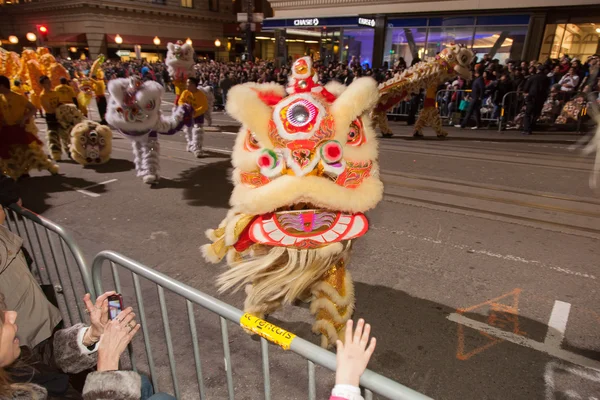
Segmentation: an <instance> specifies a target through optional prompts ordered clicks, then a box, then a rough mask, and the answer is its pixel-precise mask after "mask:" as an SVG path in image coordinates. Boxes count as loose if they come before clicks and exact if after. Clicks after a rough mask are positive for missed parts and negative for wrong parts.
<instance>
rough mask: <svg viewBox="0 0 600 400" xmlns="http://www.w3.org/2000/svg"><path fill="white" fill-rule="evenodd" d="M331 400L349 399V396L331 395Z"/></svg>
mask: <svg viewBox="0 0 600 400" xmlns="http://www.w3.org/2000/svg"><path fill="white" fill-rule="evenodd" d="M329 400H348V398H347V397H339V396H331V397H330V398H329Z"/></svg>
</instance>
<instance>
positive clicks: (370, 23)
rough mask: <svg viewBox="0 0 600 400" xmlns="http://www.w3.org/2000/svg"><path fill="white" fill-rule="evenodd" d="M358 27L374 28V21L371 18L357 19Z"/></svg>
mask: <svg viewBox="0 0 600 400" xmlns="http://www.w3.org/2000/svg"><path fill="white" fill-rule="evenodd" d="M358 24H359V25H364V26H370V27H371V28H375V20H374V19H371V18H359V19H358Z"/></svg>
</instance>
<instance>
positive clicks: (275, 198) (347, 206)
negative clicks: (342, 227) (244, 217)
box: [230, 166, 383, 215]
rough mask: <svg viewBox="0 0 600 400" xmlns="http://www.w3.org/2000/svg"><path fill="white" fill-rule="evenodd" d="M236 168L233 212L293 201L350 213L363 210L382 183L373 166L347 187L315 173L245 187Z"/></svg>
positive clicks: (379, 191) (380, 194) (256, 212)
mask: <svg viewBox="0 0 600 400" xmlns="http://www.w3.org/2000/svg"><path fill="white" fill-rule="evenodd" d="M239 175H240V171H239V170H235V171H234V174H233V176H234V181H235V183H236V185H235V187H234V189H233V193H232V194H231V199H230V204H231V205H232V207H233V209H234V210H235V211H236V212H241V213H244V214H251V215H260V214H265V213H268V212H272V211H274V210H276V209H278V208H280V207H283V206H288V205H290V204H295V203H301V202H305V203H312V204H314V205H315V206H316V207H320V208H324V209H329V210H335V211H343V212H350V213H357V212H366V211H367V210H370V209H371V208H374V207H375V206H376V205H377V203H379V201H380V200H381V198H382V197H383V183H382V182H381V181H380V180H379V176H378V175H379V172H378V170H377V168H375V166H374V168H373V170H371V177H370V178H367V179H365V180H364V181H363V183H362V184H361V185H360V186H359V187H357V188H355V189H348V188H345V187H342V186H340V185H337V184H335V182H332V181H330V180H328V179H323V178H321V177H316V176H305V177H297V176H291V175H286V176H281V177H279V178H277V179H275V180H274V181H272V182H271V183H269V184H268V185H266V186H262V187H258V188H249V187H246V186H244V185H242V184H240V178H239Z"/></svg>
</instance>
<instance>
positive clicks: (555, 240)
mask: <svg viewBox="0 0 600 400" xmlns="http://www.w3.org/2000/svg"><path fill="white" fill-rule="evenodd" d="M172 101H173V96H172V94H167V95H166V96H165V99H164V101H163V105H162V108H163V110H164V112H169V111H170V110H171V108H172V106H171V104H172ZM92 108H93V105H92ZM94 112H95V110H94ZM96 116H97V114H92V118H94V117H96ZM213 118H214V125H215V127H214V128H209V130H207V132H206V138H205V146H206V149H207V150H208V155H207V157H205V158H201V159H196V158H194V157H193V155H191V154H190V153H187V152H186V151H185V139H184V137H183V135H182V134H181V133H178V134H176V135H174V136H161V142H162V152H163V154H162V160H161V164H162V165H161V166H162V176H163V179H162V181H161V182H160V184H159V185H158V186H156V187H155V188H150V187H148V186H147V185H144V184H143V183H142V182H141V180H140V179H138V178H136V177H135V173H134V171H133V163H132V154H131V151H130V143H129V141H127V140H126V139H123V138H121V137H120V136H118V135H115V137H114V141H113V153H112V160H111V161H110V162H109V163H108V164H106V165H104V166H100V167H95V168H83V167H81V166H79V165H77V164H74V163H72V162H67V161H65V162H62V163H60V166H61V172H62V175H61V176H54V177H53V176H50V175H49V174H48V173H47V172H40V173H34V174H33V176H32V177H31V178H30V179H26V180H23V181H21V182H19V186H20V189H21V191H22V192H21V193H22V198H23V203H24V205H25V206H26V207H28V208H30V209H32V210H33V211H35V212H37V213H40V214H42V215H44V216H45V217H47V218H49V219H51V220H53V221H55V222H56V223H58V224H60V225H62V226H63V227H65V228H66V229H67V230H68V231H70V232H71V233H72V234H73V237H74V238H75V240H76V242H77V243H78V244H79V245H80V247H81V248H82V249H83V251H84V253H85V255H86V257H87V259H88V260H91V259H92V258H93V257H94V255H95V254H96V253H97V252H99V251H101V250H105V249H110V250H114V251H117V252H119V253H122V254H124V255H126V256H128V257H130V258H133V259H135V260H137V261H140V262H142V263H144V264H146V265H148V266H150V267H152V268H155V269H156V270H158V271H160V272H162V273H164V274H166V275H168V276H170V277H172V278H175V279H177V280H179V281H181V282H184V283H186V284H188V285H190V286H192V287H194V288H197V289H199V290H201V291H203V292H205V293H207V294H210V295H212V296H216V297H217V298H219V299H221V300H223V301H225V302H227V303H230V304H232V305H234V306H236V307H238V308H242V307H243V299H244V296H243V294H241V293H236V294H231V293H217V289H216V287H215V284H214V282H215V277H216V276H217V275H218V274H219V273H221V272H222V271H223V267H222V266H214V265H210V264H207V263H205V262H204V260H203V259H202V257H201V254H200V250H199V246H200V245H202V244H204V243H206V242H207V239H205V237H204V234H203V232H204V231H205V230H206V229H209V228H214V227H216V226H217V225H218V223H219V222H220V221H221V220H222V218H223V217H224V216H225V214H226V212H227V209H228V198H229V195H230V192H231V189H232V185H231V183H230V182H229V180H228V179H229V173H230V159H229V154H230V152H231V148H232V146H233V143H234V140H235V134H236V132H237V130H238V128H239V125H238V124H237V123H236V122H235V121H233V120H232V119H231V118H230V117H228V116H227V115H226V114H224V113H216V114H215V115H214V117H213ZM96 119H97V117H96ZM38 122H39V124H40V125H39V126H40V127H41V128H43V122H42V120H39V121H38ZM392 128H393V130H394V132H395V133H396V136H395V137H393V138H390V139H381V140H380V164H381V170H382V179H383V181H384V183H385V196H384V200H383V201H382V202H381V203H380V204H379V206H378V207H377V208H376V209H374V210H372V211H370V212H369V213H368V217H369V220H370V224H371V229H370V230H369V232H368V234H367V235H366V236H365V237H363V238H361V239H360V240H357V242H356V246H355V248H354V251H353V257H352V260H351V263H350V270H351V271H352V275H353V278H354V280H355V288H356V304H357V306H356V312H355V314H354V316H355V318H358V317H362V318H365V319H366V321H367V322H369V323H370V324H371V325H372V327H373V329H372V332H373V335H374V336H376V337H377V339H378V342H377V349H376V351H375V354H374V356H373V358H372V360H371V362H370V364H369V368H370V369H372V370H373V371H375V372H378V373H381V374H383V375H385V376H387V377H389V378H391V379H394V380H397V381H398V382H400V383H402V384H404V385H406V386H409V387H411V388H412V389H414V390H417V391H419V392H422V393H424V394H426V395H428V396H430V397H432V398H435V399H474V400H475V399H477V400H483V399H515V400H516V399H523V400H530V399H547V400H552V399H567V398H569V399H592V398H597V397H598V393H600V372H598V371H599V370H600V340H599V339H600V311H599V309H598V304H600V292H599V290H598V288H599V286H598V285H599V283H598V282H599V280H600V270H599V265H600V257H599V256H600V199H599V198H598V193H595V192H594V191H592V190H591V189H590V188H589V186H588V176H589V173H590V170H591V166H592V159H591V158H586V157H582V156H581V155H580V154H579V153H578V152H577V151H574V150H572V149H571V148H570V147H571V146H573V145H574V144H575V142H576V141H577V140H579V139H580V136H579V135H577V134H543V135H542V134H539V135H532V136H527V137H524V136H521V135H519V134H518V133H515V132H504V133H499V132H497V131H495V130H485V129H484V130H479V131H471V130H468V131H460V130H457V129H454V128H449V129H448V131H449V133H450V134H449V137H448V138H447V139H446V140H438V139H437V138H435V135H434V134H433V132H432V131H430V130H427V129H426V131H425V135H428V136H427V137H426V138H425V139H422V140H413V139H412V138H411V130H410V127H406V126H405V123H403V122H397V123H396V122H393V123H392ZM41 136H44V134H43V133H42V134H41ZM108 282H110V280H108V279H107V280H106V281H105V287H107V288H108V287H110V285H109V283H108ZM121 283H122V285H123V288H124V289H123V293H124V296H125V301H126V303H127V304H134V302H135V297H134V296H133V289H132V285H131V279H130V276H129V274H124V273H122V274H121ZM143 288H144V291H143V293H144V302H145V303H144V305H145V309H146V313H147V314H148V319H149V326H150V327H151V329H150V332H146V334H148V335H149V337H150V338H151V339H152V345H153V350H154V352H155V359H156V360H155V362H156V365H157V368H158V369H159V372H158V373H157V375H158V382H159V387H160V389H161V390H165V391H171V392H173V389H172V387H171V383H170V382H171V379H170V376H171V372H170V371H169V369H168V362H167V349H166V347H165V345H164V340H163V336H164V330H163V325H162V320H161V317H160V308H159V303H158V295H157V292H156V289H154V288H152V287H151V286H149V285H143ZM167 305H168V316H169V320H170V323H171V326H172V327H173V329H172V336H173V341H174V343H175V348H174V357H175V360H176V361H177V364H176V365H177V372H178V376H179V386H180V389H181V391H182V396H181V397H182V398H186V399H188V398H189V399H195V398H199V394H198V387H197V385H196V384H195V377H196V375H195V371H194V369H193V365H194V363H193V362H194V361H193V360H194V358H193V352H192V347H191V342H190V337H189V332H188V328H187V321H188V315H187V310H186V306H185V302H183V301H181V299H178V298H176V297H175V296H172V295H170V294H167ZM195 315H196V318H197V327H198V335H199V337H200V340H199V347H200V352H201V353H200V354H201V358H202V367H203V373H204V376H205V378H206V383H205V385H206V389H205V390H206V393H207V398H209V399H221V398H227V387H226V380H225V367H224V365H223V348H222V343H221V331H220V326H219V319H218V317H216V316H214V315H213V314H211V313H209V312H206V311H204V310H200V309H195ZM270 320H271V321H273V322H274V323H276V324H278V325H280V326H282V327H284V328H286V329H288V330H290V331H292V332H294V333H296V334H297V335H299V336H301V337H303V338H305V339H307V340H310V341H312V342H314V343H318V342H319V340H318V338H317V337H316V336H314V335H312V334H311V332H310V326H311V322H312V318H311V316H310V315H309V312H308V309H307V307H305V306H299V307H288V308H286V309H283V310H281V311H279V312H277V313H275V314H274V315H272V316H270ZM229 333H230V339H229V346H230V348H231V353H232V362H231V365H230V368H231V370H232V372H233V381H234V389H235V395H236V398H239V399H260V398H263V395H262V392H263V390H264V389H263V386H262V369H261V368H262V365H261V358H260V346H259V343H258V342H257V341H256V339H255V338H251V337H250V336H248V335H246V334H245V333H243V331H242V330H241V329H239V327H236V326H234V325H233V324H229ZM135 348H136V352H137V354H138V355H139V356H140V361H139V365H138V366H140V368H141V369H142V370H147V369H145V367H144V363H145V361H144V354H145V352H144V349H143V346H142V344H141V343H140V341H138V342H136V346H135ZM269 353H270V357H271V364H270V366H271V370H270V374H271V375H270V378H271V386H272V395H273V398H280V399H303V398H306V397H307V390H308V383H307V382H308V368H307V365H306V362H305V361H303V360H302V359H301V358H300V357H299V356H296V355H294V354H292V353H290V352H284V351H282V350H281V349H279V348H277V347H276V346H274V345H270V346H269ZM316 372H317V380H318V385H317V386H318V387H317V397H318V398H326V397H327V396H328V392H329V390H330V388H331V386H332V385H333V383H334V380H333V379H334V374H333V373H332V372H329V371H327V370H326V369H324V368H321V367H317V371H316ZM561 393H562V394H561ZM375 398H377V396H375Z"/></svg>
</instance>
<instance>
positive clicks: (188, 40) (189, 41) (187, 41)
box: [185, 38, 192, 46]
mask: <svg viewBox="0 0 600 400" xmlns="http://www.w3.org/2000/svg"><path fill="white" fill-rule="evenodd" d="M185 42H186V43H187V44H189V45H190V46H191V45H192V39H190V38H187V39H185Z"/></svg>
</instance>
